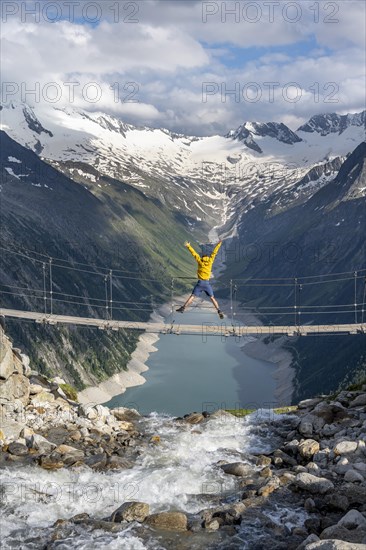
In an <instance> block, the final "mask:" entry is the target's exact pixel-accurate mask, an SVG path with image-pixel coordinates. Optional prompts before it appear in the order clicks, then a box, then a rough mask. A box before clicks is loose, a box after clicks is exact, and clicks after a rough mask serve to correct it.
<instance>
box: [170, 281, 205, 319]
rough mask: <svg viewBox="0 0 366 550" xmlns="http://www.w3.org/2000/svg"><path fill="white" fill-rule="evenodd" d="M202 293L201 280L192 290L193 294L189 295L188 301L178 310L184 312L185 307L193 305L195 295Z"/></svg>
mask: <svg viewBox="0 0 366 550" xmlns="http://www.w3.org/2000/svg"><path fill="white" fill-rule="evenodd" d="M200 293H201V289H200V282H199V281H198V283H197V284H196V286H195V287H194V289H193V290H192V294H191V295H190V296H189V298H188V299H187V300H186V302H185V303H184V304H183V305H182V306H180V307H179V308H178V309H177V310H176V311H179V313H184V311H185V309H186V308H187V307H189V306H190V305H191V303H192V302H193V300H194V299H195V297H196V296H199V295H200Z"/></svg>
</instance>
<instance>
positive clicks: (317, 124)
mask: <svg viewBox="0 0 366 550" xmlns="http://www.w3.org/2000/svg"><path fill="white" fill-rule="evenodd" d="M365 122H366V111H362V112H361V113H354V114H347V115H338V114H336V113H328V114H322V115H314V116H312V117H311V119H310V120H309V121H308V122H306V124H303V125H302V126H300V128H298V130H297V131H298V132H299V131H302V132H309V133H311V132H317V133H318V134H320V135H321V136H327V135H328V134H331V133H336V134H338V135H340V134H342V133H343V132H344V131H345V130H347V128H349V127H350V126H356V127H363V128H364V127H365ZM364 137H365V134H364Z"/></svg>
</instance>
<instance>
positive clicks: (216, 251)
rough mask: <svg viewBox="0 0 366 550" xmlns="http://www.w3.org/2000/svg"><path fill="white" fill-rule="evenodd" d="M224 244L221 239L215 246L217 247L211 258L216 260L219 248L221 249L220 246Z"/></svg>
mask: <svg viewBox="0 0 366 550" xmlns="http://www.w3.org/2000/svg"><path fill="white" fill-rule="evenodd" d="M221 245H222V241H221V240H220V241H219V242H218V243H217V245H216V246H215V248H214V249H213V251H212V254H211V256H210V257H211V260H214V259H215V258H216V254H217V253H218V251H219V249H220V246H221Z"/></svg>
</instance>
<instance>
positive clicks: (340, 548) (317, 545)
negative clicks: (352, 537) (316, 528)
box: [305, 539, 365, 550]
mask: <svg viewBox="0 0 366 550" xmlns="http://www.w3.org/2000/svg"><path fill="white" fill-rule="evenodd" d="M305 550H365V545H364V544H355V543H353V542H344V541H343V540H336V539H328V540H321V541H319V542H313V543H311V544H308V545H306V546H305Z"/></svg>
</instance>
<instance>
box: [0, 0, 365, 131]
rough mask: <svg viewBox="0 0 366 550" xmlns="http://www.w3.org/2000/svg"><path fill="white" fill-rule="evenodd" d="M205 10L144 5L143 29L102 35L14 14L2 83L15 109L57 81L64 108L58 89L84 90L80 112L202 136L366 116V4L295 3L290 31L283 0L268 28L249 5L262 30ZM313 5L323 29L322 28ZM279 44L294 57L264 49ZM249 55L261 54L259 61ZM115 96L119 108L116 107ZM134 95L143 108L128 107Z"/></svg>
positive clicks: (178, 0) (185, 4)
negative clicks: (253, 93) (252, 125)
mask: <svg viewBox="0 0 366 550" xmlns="http://www.w3.org/2000/svg"><path fill="white" fill-rule="evenodd" d="M84 4H85V2H84V3H83V2H81V6H80V11H79V13H78V14H77V15H79V16H80V15H82V8H83V5H84ZM107 4H108V2H104V3H103V6H104V7H105V6H106V5H107ZM203 4H204V2H201V1H194V0H189V1H183V0H174V1H173V2H172V1H170V0H164V1H161V0H144V1H143V2H138V6H139V11H138V13H137V17H138V19H139V22H138V23H135V24H128V23H126V22H123V21H122V20H121V21H120V22H119V23H118V24H117V23H114V22H113V20H112V19H113V17H112V12H111V10H109V12H108V19H106V20H103V21H102V22H101V23H100V24H99V25H98V26H96V27H92V26H90V25H81V24H77V23H71V22H69V21H66V20H63V21H59V22H57V23H54V24H51V23H48V22H46V21H44V20H42V19H41V21H40V22H39V23H36V22H31V20H30V19H29V21H28V22H27V23H22V22H21V21H20V18H19V14H18V16H17V15H14V16H13V17H11V18H9V20H8V21H7V22H6V23H4V24H3V25H2V34H3V44H2V45H3V50H2V57H1V61H2V70H3V81H5V84H6V83H14V85H17V86H18V87H19V92H17V93H16V94H15V95H16V99H22V97H19V96H20V95H21V94H20V90H21V87H22V83H23V88H24V87H26V88H28V89H32V88H34V86H35V85H36V83H37V82H38V83H39V87H40V89H41V91H42V90H43V89H44V86H45V85H46V84H47V83H49V82H57V83H58V85H59V86H60V88H61V89H62V90H63V94H62V97H61V98H60V100H59V103H60V104H61V105H62V106H64V105H65V104H67V102H68V99H69V98H68V95H67V91H68V90H67V88H65V85H64V84H63V83H65V82H79V86H78V87H77V88H75V99H74V102H73V106H75V107H80V108H83V109H89V110H90V109H92V110H96V109H98V110H105V111H106V112H108V113H112V114H116V115H118V116H120V117H121V118H122V119H125V120H126V121H128V122H132V123H133V122H135V123H136V124H151V125H160V126H164V127H168V128H171V129H172V130H175V131H178V132H179V131H183V132H186V133H189V134H198V135H205V134H211V133H217V132H219V133H226V132H227V131H228V130H229V129H230V128H232V127H236V126H238V125H239V124H240V123H241V122H243V121H244V120H260V121H270V120H279V121H283V122H285V123H288V124H289V125H290V126H291V127H292V128H295V127H297V126H298V125H299V124H301V123H302V122H303V121H304V120H305V119H307V118H309V117H310V116H312V115H313V114H314V113H315V112H330V111H337V112H341V111H342V112H348V111H350V112H352V111H358V110H362V109H363V108H365V97H364V68H365V48H364V41H365V32H364V14H365V4H364V3H363V2H359V1H356V2H354V1H353V0H350V1H347V2H345V1H343V0H342V1H338V2H337V3H332V2H330V3H329V2H328V3H327V4H324V3H321V2H320V3H314V4H311V3H309V2H306V3H304V2H298V5H299V6H301V10H302V11H301V18H300V20H299V21H297V22H296V23H291V22H290V21H288V20H287V21H286V17H287V19H289V18H291V17H292V18H293V17H294V14H295V12H291V10H290V11H288V12H284V11H283V10H284V6H285V5H289V3H288V2H284V1H283V0H281V2H280V6H279V7H278V8H277V7H276V8H275V11H274V20H273V22H271V21H270V20H269V16H268V9H267V8H266V7H265V4H264V3H263V2H262V1H257V2H254V3H251V4H258V5H259V6H260V7H261V10H262V12H261V19H260V21H258V22H257V23H250V22H248V21H245V18H244V15H243V13H244V12H241V13H240V17H239V20H238V22H235V17H233V16H230V15H229V14H226V22H225V18H224V13H223V11H222V9H223V8H222V5H223V4H225V5H226V7H227V8H229V7H230V6H233V5H236V4H235V2H226V3H225V2H211V3H210V6H211V8H212V6H214V7H215V6H216V7H217V6H218V8H219V11H218V13H215V14H214V15H212V16H207V22H206V23H204V22H203V12H202V10H203ZM239 4H240V5H241V6H243V5H244V4H248V3H245V2H244V3H243V2H240V3H239ZM274 4H276V3H274ZM292 4H293V3H292ZM317 4H318V5H319V14H318V15H319V22H315V17H316V14H315V13H314V6H316V5H317ZM333 4H334V5H337V6H339V8H340V9H339V12H338V13H333V12H332V10H331V8H330V7H329V6H330V5H333ZM101 5H102V4H101ZM113 5H115V3H113ZM119 5H120V14H122V15H126V13H127V12H126V11H123V10H124V7H126V5H127V4H126V2H120V3H119ZM205 5H206V9H207V5H208V4H207V3H206V4H205ZM108 6H109V4H108ZM309 6H313V10H311V9H309ZM326 6H328V7H326ZM109 7H110V6H109ZM265 10H267V11H265ZM105 12H106V10H104V14H105ZM250 13H252V12H246V14H247V15H248V14H249V15H250ZM284 13H285V14H286V17H285V16H284ZM295 15H296V14H295ZM251 17H253V14H252V15H251ZM332 19H338V22H336V23H335V22H331V21H330V20H332ZM301 39H304V40H305V42H304V44H301V43H300V41H301ZM306 41H307V42H306ZM309 41H310V42H309ZM307 43H310V44H313V47H312V48H310V54H309V53H306V52H307V51H308V50H309V47H308V46H306V44H307ZM281 44H287V45H288V47H286V48H284V49H283V48H282V49H281V51H276V50H274V51H270V50H268V48H267V49H263V47H268V46H270V47H272V48H276V47H278V46H280V45H281ZM243 47H245V48H252V49H251V50H250V57H249V58H248V59H246V55H247V50H245V49H240V48H243ZM253 48H257V51H258V54H257V55H255V51H256V50H253ZM296 48H297V51H298V54H297V55H295V54H294V50H295V49H296ZM253 52H254V53H253ZM90 82H95V83H96V84H97V86H99V87H100V90H101V96H100V98H99V99H98V102H97V105H96V104H94V103H93V102H90V101H88V100H87V99H86V98H85V94H83V93H82V90H83V87H85V86H87V85H88V83H90ZM205 82H206V83H207V82H211V83H214V84H213V86H214V88H215V90H216V91H215V94H214V95H209V96H207V98H206V99H207V100H206V101H204V100H203V96H202V87H203V83H205ZM250 82H254V83H257V86H258V90H259V92H260V98H259V99H258V101H256V102H253V101H250V97H249V96H248V94H247V95H245V94H246V92H247V85H248V83H250ZM269 82H279V83H280V85H279V86H275V87H274V92H273V97H271V95H270V86H269V85H268V83H269ZM290 82H293V83H296V84H297V85H298V90H300V93H301V99H300V100H299V101H298V102H296V103H295V102H292V101H291V100H290V99H291V97H290V99H288V98H287V100H286V91H287V92H288V93H289V94H290V93H291V92H293V91H294V89H293V88H292V89H290V88H286V85H287V84H288V83H290ZM116 83H118V84H116ZM266 83H267V84H266ZM332 83H334V84H332ZM111 85H112V86H114V88H113V89H111ZM117 86H118V87H119V92H120V93H119V96H120V100H119V101H117V100H116V97H115V90H116V87H117ZM332 86H334V88H332ZM225 87H226V90H232V89H235V87H236V88H237V89H238V90H239V92H238V93H239V95H238V97H236V98H233V96H230V95H228V96H225ZM3 90H4V89H3ZM332 92H333V95H332ZM131 94H132V99H137V100H138V103H135V102H131V101H128V99H129V98H130V97H131ZM243 94H244V95H243ZM284 96H285V97H284ZM26 99H27V100H29V99H28V97H26ZM31 99H32V98H31ZM31 99H30V100H31ZM332 99H337V100H338V101H337V102H332V101H330V100H332ZM33 101H35V99H33ZM39 101H43V102H46V103H47V97H46V98H45V97H44V94H43V95H42V93H41V94H40V97H39Z"/></svg>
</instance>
